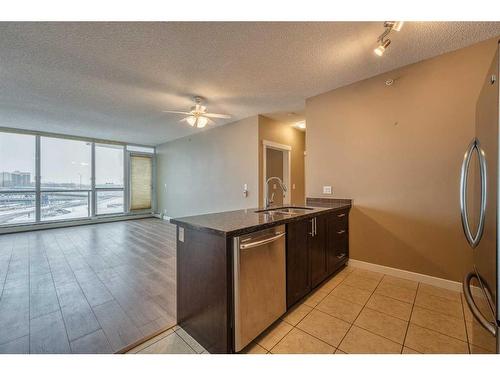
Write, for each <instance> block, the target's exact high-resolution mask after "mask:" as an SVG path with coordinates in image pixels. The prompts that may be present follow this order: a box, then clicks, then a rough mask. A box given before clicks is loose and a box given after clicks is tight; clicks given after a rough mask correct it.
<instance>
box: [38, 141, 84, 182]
mask: <svg viewBox="0 0 500 375" xmlns="http://www.w3.org/2000/svg"><path fill="white" fill-rule="evenodd" d="M91 152H92V146H91V143H90V142H86V141H75V140H71V139H62V138H49V137H41V140H40V154H41V155H40V158H41V173H40V174H41V187H42V189H44V190H80V189H81V190H88V189H90V188H91V173H92V172H91V168H92V167H91Z"/></svg>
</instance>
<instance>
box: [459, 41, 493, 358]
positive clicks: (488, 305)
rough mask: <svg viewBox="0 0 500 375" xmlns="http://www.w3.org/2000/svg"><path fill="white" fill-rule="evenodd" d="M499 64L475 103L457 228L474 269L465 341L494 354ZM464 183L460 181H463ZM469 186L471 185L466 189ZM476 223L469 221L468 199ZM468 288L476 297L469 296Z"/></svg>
mask: <svg viewBox="0 0 500 375" xmlns="http://www.w3.org/2000/svg"><path fill="white" fill-rule="evenodd" d="M498 70H499V59H498V51H497V53H496V55H495V57H494V59H493V61H492V63H491V65H490V68H489V71H488V74H487V75H486V77H485V79H484V82H483V87H482V89H481V92H480V95H479V98H478V101H477V103H476V119H475V120H476V128H475V138H474V139H473V140H472V142H471V144H470V145H469V149H468V151H467V153H466V154H465V157H464V164H463V168H462V181H461V186H462V190H461V197H462V198H461V199H462V204H461V208H462V223H463V227H464V232H465V234H466V238H467V240H468V242H469V245H470V251H472V253H473V265H471V269H470V270H469V271H470V272H469V273H468V274H467V276H466V277H465V279H464V296H465V299H466V302H467V304H468V305H469V308H470V309H471V312H472V314H473V316H474V318H475V323H474V324H472V325H471V326H470V327H469V329H468V332H467V333H468V336H469V341H470V342H471V343H472V344H473V345H476V346H479V347H481V348H483V349H486V350H489V351H492V352H495V351H497V350H498V349H497V345H498V344H497V340H496V339H495V336H498V308H499V306H498V295H497V289H498V250H497V249H498V239H497V236H498V233H499V232H498V220H497V214H498V178H499V173H498V166H499V164H498V158H499V150H498V136H499V125H500V124H499V104H500V103H499V83H498V79H499V76H498ZM472 155H475V158H477V164H476V166H477V167H476V168H475V170H474V173H472V176H473V177H471V178H474V180H475V183H473V184H472V185H473V186H472V191H473V193H472V194H470V195H468V194H467V192H466V191H465V190H466V188H465V187H464V186H465V185H467V178H468V176H469V175H471V173H469V166H470V165H472V163H470V160H472V159H473V157H472ZM464 180H465V181H464ZM469 185H470V184H469ZM468 196H470V197H471V198H472V202H471V205H470V206H471V208H472V209H473V211H474V212H475V213H477V214H478V217H477V218H476V219H475V218H474V217H473V215H471V216H472V220H471V221H468V217H469V215H468V212H467V202H466V199H467V197H468ZM471 285H474V286H476V287H477V288H476V289H475V290H476V291H478V292H477V293H472V289H473V288H471Z"/></svg>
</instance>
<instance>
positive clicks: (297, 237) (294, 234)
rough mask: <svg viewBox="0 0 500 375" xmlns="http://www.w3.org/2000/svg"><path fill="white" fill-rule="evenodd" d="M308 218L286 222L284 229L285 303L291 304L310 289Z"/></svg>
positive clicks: (288, 305) (309, 225)
mask: <svg viewBox="0 0 500 375" xmlns="http://www.w3.org/2000/svg"><path fill="white" fill-rule="evenodd" d="M310 227H311V224H310V221H309V220H302V221H297V222H294V223H290V224H287V230H286V232H287V233H286V238H287V240H286V243H287V246H286V305H287V307H290V306H292V305H293V304H295V303H296V302H297V301H299V300H300V299H301V298H302V297H304V296H305V295H306V294H307V293H309V291H310V290H311V283H310V280H309V255H308V248H307V240H308V237H309V232H310V230H311V228H310Z"/></svg>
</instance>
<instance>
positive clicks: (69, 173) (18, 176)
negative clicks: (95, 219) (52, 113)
mask: <svg viewBox="0 0 500 375" xmlns="http://www.w3.org/2000/svg"><path fill="white" fill-rule="evenodd" d="M124 153H125V147H124V146H117V145H108V144H99V143H96V144H95V187H96V190H95V191H92V185H91V182H92V143H91V142H87V141H80V140H72V139H64V138H54V137H45V136H41V137H40V154H39V155H40V193H39V194H40V196H39V198H37V195H36V193H35V190H36V172H35V171H36V166H35V165H36V137H35V136H34V135H26V134H17V133H3V132H0V225H3V224H18V223H32V222H35V221H36V220H37V219H36V215H37V210H36V206H37V204H38V203H37V202H38V201H39V204H40V207H39V215H40V216H39V220H40V221H51V220H67V219H78V218H86V217H90V216H91V213H92V212H95V214H96V215H105V214H117V213H123V212H124V191H123V186H124ZM100 188H106V189H109V188H113V189H115V190H111V191H109V190H99V189H100ZM78 190H82V191H81V192H79V191H78ZM93 194H95V195H96V196H95V207H93V205H94V203H93V202H94V200H93V199H92V197H93Z"/></svg>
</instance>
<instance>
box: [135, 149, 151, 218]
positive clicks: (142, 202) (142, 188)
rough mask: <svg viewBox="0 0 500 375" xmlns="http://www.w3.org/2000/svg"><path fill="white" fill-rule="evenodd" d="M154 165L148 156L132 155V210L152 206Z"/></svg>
mask: <svg viewBox="0 0 500 375" xmlns="http://www.w3.org/2000/svg"><path fill="white" fill-rule="evenodd" d="M152 166H153V163H152V159H151V158H150V157H148V156H131V157H130V191H131V202H130V209H131V210H146V209H150V208H151V185H152Z"/></svg>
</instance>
